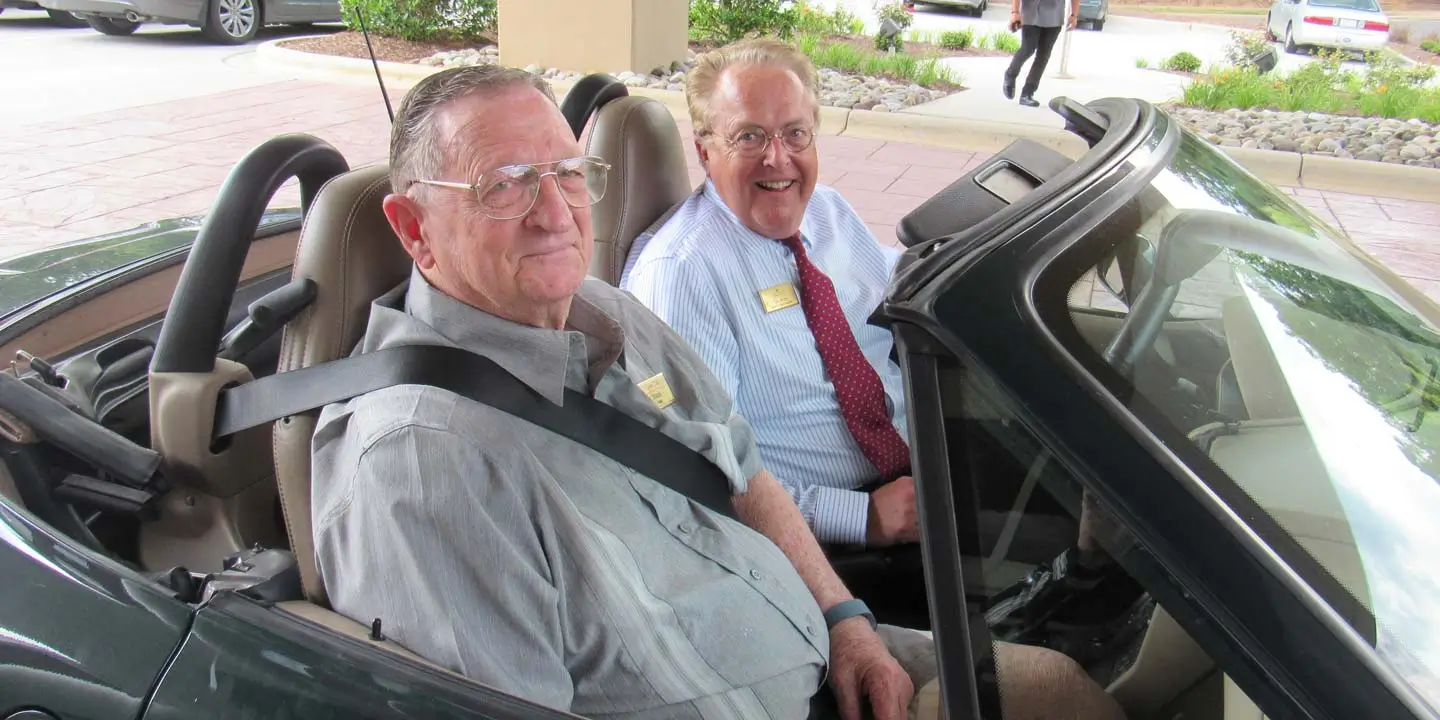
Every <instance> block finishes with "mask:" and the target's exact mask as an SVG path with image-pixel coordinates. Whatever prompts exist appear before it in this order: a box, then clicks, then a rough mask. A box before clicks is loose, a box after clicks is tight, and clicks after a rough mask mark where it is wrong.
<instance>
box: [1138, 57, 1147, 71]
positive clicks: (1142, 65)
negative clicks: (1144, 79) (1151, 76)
mask: <svg viewBox="0 0 1440 720" xmlns="http://www.w3.org/2000/svg"><path fill="white" fill-rule="evenodd" d="M1135 67H1137V68H1140V69H1141V70H1144V69H1145V68H1148V67H1150V61H1149V60H1146V59H1145V58H1143V57H1138V58H1135Z"/></svg>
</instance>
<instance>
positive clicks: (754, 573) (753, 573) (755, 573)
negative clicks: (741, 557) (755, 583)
mask: <svg viewBox="0 0 1440 720" xmlns="http://www.w3.org/2000/svg"><path fill="white" fill-rule="evenodd" d="M750 577H752V578H755V579H756V580H759V579H760V571H759V570H751V571H750Z"/></svg>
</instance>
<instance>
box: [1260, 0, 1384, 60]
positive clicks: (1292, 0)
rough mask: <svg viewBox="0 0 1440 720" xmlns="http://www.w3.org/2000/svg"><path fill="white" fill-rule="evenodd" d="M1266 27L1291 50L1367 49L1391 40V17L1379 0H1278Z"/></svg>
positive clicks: (1375, 48)
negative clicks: (1382, 8)
mask: <svg viewBox="0 0 1440 720" xmlns="http://www.w3.org/2000/svg"><path fill="white" fill-rule="evenodd" d="M1265 30H1266V32H1267V33H1268V34H1269V36H1270V37H1271V38H1272V39H1275V40H1279V41H1281V42H1283V43H1285V51H1286V52H1290V53H1297V52H1300V49H1301V48H1305V47H1326V48H1339V49H1341V50H1354V51H1357V52H1365V51H1370V50H1381V49H1383V48H1384V47H1385V44H1386V43H1388V42H1390V19H1389V18H1388V17H1386V15H1385V12H1384V11H1383V10H1381V9H1380V3H1379V2H1378V0H1275V4H1274V5H1272V6H1270V12H1269V13H1267V14H1266V16H1265Z"/></svg>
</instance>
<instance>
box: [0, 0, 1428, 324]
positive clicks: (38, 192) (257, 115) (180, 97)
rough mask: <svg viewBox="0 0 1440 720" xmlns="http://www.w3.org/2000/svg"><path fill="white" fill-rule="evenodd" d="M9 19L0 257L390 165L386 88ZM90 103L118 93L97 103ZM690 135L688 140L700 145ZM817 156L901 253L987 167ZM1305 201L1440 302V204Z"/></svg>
mask: <svg viewBox="0 0 1440 720" xmlns="http://www.w3.org/2000/svg"><path fill="white" fill-rule="evenodd" d="M6 15H7V16H8V15H9V13H6ZM9 22H10V19H9V18H0V58H5V59H6V60H7V62H10V63H11V64H10V66H11V67H24V68H29V69H31V72H30V73H28V74H23V75H25V77H20V75H22V74H21V73H7V74H6V75H4V76H0V90H3V91H4V92H5V95H4V96H5V97H7V98H11V99H12V103H11V105H10V107H9V108H7V111H6V112H5V113H4V114H0V257H13V256H15V255H18V254H21V253H23V252H27V251H30V250H33V249H37V248H41V247H47V246H51V245H54V244H56V243H60V242H66V241H70V240H76V239H80V238H84V237H91V236H94V235H98V234H101V233H105V232H111V231H115V230H121V229H127V228H130V227H134V226H136V225H138V224H142V223H145V222H149V221H153V220H157V219H161V218H166V217H174V216H177V215H185V214H192V213H199V212H203V211H205V210H206V209H207V208H208V207H209V205H210V203H211V202H212V201H213V199H214V197H215V194H216V193H217V191H218V190H219V187H220V184H221V183H222V182H223V181H224V179H225V177H226V175H227V173H228V172H229V171H230V168H231V167H232V166H233V165H234V164H235V163H236V162H237V161H238V160H239V159H240V158H241V157H242V156H243V155H244V154H245V153H246V152H247V151H249V150H250V149H251V148H253V147H255V146H256V145H257V144H259V143H261V142H263V141H264V140H266V139H267V138H270V137H272V136H273V135H275V134H277V133H283V132H307V133H312V134H315V135H317V136H319V137H321V138H323V139H325V140H327V141H329V142H330V143H332V144H333V145H335V146H336V147H337V148H338V149H339V150H340V151H341V152H342V153H344V154H345V156H346V157H347V158H348V159H349V161H350V163H351V165H352V166H360V165H364V164H368V163H372V162H376V161H380V160H383V159H384V156H385V153H386V145H387V138H388V133H389V121H388V119H387V118H386V116H385V111H384V106H383V104H382V102H381V98H380V97H379V91H378V89H377V88H376V87H375V86H374V85H370V84H367V83H365V82H360V81H356V82H351V83H343V84H340V83H326V82H315V81H307V80H293V79H280V80H277V79H276V76H275V75H274V74H265V73H261V72H259V71H256V70H254V69H252V68H250V67H249V66H248V62H247V57H248V54H249V52H250V51H249V50H247V49H234V48H229V49H225V48H221V49H216V48H213V47H212V46H204V45H198V44H190V43H188V42H186V41H182V40H170V39H161V40H160V41H161V42H162V43H169V44H164V45H160V44H156V45H154V46H152V45H141V44H137V43H138V41H139V40H142V39H144V38H131V39H129V41H125V40H122V41H121V42H118V43H116V42H105V43H103V44H101V43H96V42H94V41H112V40H116V38H108V37H103V36H100V35H98V34H96V33H91V35H90V36H87V35H85V34H84V33H86V32H90V31H88V30H63V29H58V28H49V29H46V30H44V31H41V30H39V29H35V28H31V27H28V26H26V27H18V28H17V27H15V26H12V25H8V24H7V23H9ZM180 32H181V33H183V32H184V31H180ZM1106 32H1107V33H1108V32H1109V30H1108V29H1107V30H1106ZM91 36H93V37H91ZM47 37H48V38H49V39H48V40H45V39H42V38H47ZM67 43H73V44H68V45H67ZM22 46H23V47H25V48H29V50H28V51H23V50H22V49H21V48H22ZM57 46H59V47H71V48H74V47H81V46H88V47H93V48H95V49H93V50H91V51H90V52H93V53H94V55H92V56H91V62H92V64H93V65H95V66H96V68H97V69H96V70H95V71H94V72H96V73H101V74H103V73H105V72H108V73H112V74H114V75H117V76H123V75H125V74H126V73H125V72H123V69H130V70H132V71H134V72H142V71H143V72H145V73H148V80H149V82H148V83H140V82H138V78H137V82H135V83H132V84H131V85H130V87H131V92H130V93H129V94H124V93H121V92H119V91H106V90H104V89H96V90H91V89H90V87H91V85H88V84H77V83H76V82H75V81H74V80H75V77H77V76H76V75H75V74H74V73H75V71H74V70H73V69H71V68H70V67H69V66H68V65H64V64H63V63H62V64H60V65H63V67H58V68H57V67H56V65H57V64H56V63H53V62H51V60H53V57H52V56H51V55H50V53H51V50H52V48H54V47H57ZM157 48H164V50H163V51H162V50H160V49H157ZM27 52H28V54H26V53H27ZM227 53H228V54H227ZM100 68H110V69H109V70H102V69H100ZM46 78H51V79H52V81H50V82H48V83H47V82H46V80H45V79H46ZM187 83H188V84H187ZM22 84H29V85H30V87H31V89H32V90H37V89H38V88H39V87H41V86H44V87H48V88H50V89H49V90H48V91H46V92H44V93H40V95H39V96H38V97H35V96H31V97H28V98H27V100H25V101H22V102H20V103H19V105H21V106H22V107H18V108H17V109H15V110H11V109H10V108H16V101H14V100H13V99H14V98H18V97H25V96H22V95H20V94H18V92H17V90H16V88H17V87H18V86H21V85H22ZM147 85H150V86H154V87H147ZM91 93H96V94H100V93H104V96H103V97H102V98H99V99H96V98H92V97H87V95H89V94H91ZM400 95H401V93H400V92H392V98H393V101H394V102H396V103H398V101H399V99H400ZM966 95H970V93H964V94H962V95H961V97H964V96H966ZM972 97H973V96H972ZM27 102H28V103H35V104H36V105H37V106H39V105H43V106H45V107H47V108H49V109H50V110H49V111H47V112H50V115H45V114H44V113H39V111H37V110H35V109H33V108H29V107H23V106H24V105H25V103H27ZM97 107H98V108H99V111H94V108H97ZM87 110H90V112H86V111H87ZM1045 112H1047V114H1048V111H1045ZM44 117H49V118H50V119H44ZM687 125H688V124H684V123H682V126H681V129H682V132H683V133H684V134H685V135H686V138H687V143H686V144H687V146H688V136H689V128H688V126H687ZM819 147H820V152H821V155H822V159H821V178H820V179H821V182H825V183H829V184H833V185H834V186H835V187H837V188H839V189H840V190H841V191H842V192H844V194H845V196H846V197H847V198H848V199H849V200H850V202H851V203H853V204H854V206H855V207H856V208H857V209H858V210H859V212H860V213H861V215H862V216H863V217H864V218H865V220H866V221H867V222H868V223H869V224H870V227H871V229H872V230H873V231H874V232H875V234H876V236H877V237H879V238H880V239H881V240H882V241H884V242H891V243H893V242H895V232H894V226H895V223H897V222H898V221H899V220H900V218H901V217H903V216H904V215H905V214H906V213H907V212H909V211H910V210H911V209H913V208H914V207H915V206H916V205H918V204H919V203H920V202H921V201H922V200H924V199H925V198H926V197H928V196H929V195H931V194H932V193H934V192H935V191H937V190H939V189H940V188H942V187H944V186H945V185H946V184H948V183H949V182H950V181H951V180H953V179H954V178H956V177H959V176H960V175H962V174H963V173H964V172H966V171H967V170H968V169H969V168H971V167H973V166H974V165H975V164H976V163H978V162H980V161H981V160H983V159H984V157H985V156H984V155H983V154H977V153H970V152H962V151H955V150H948V149H941V148H935V147H926V146H922V145H915V144H910V143H896V142H890V143H886V142H880V141H875V140H864V139H856V138H843V137H824V138H822V139H821V140H820V144H819ZM687 159H688V160H689V162H690V163H691V174H692V177H691V179H692V180H694V181H698V180H699V177H700V174H699V171H698V169H696V168H695V167H694V158H693V157H692V158H687ZM1293 192H1295V193H1296V194H1298V195H1300V196H1301V202H1304V203H1306V204H1307V205H1310V206H1312V207H1314V208H1316V209H1317V210H1319V211H1320V212H1321V215H1322V216H1323V217H1325V218H1326V219H1327V220H1329V221H1331V222H1333V223H1334V224H1336V225H1337V226H1339V227H1342V228H1344V229H1346V230H1347V231H1349V232H1350V233H1351V235H1352V236H1353V237H1355V238H1356V239H1357V240H1359V241H1360V242H1361V243H1362V244H1364V246H1365V247H1366V248H1367V249H1369V250H1370V251H1371V252H1372V253H1374V254H1376V255H1377V256H1378V257H1379V258H1380V259H1381V260H1383V261H1385V262H1387V263H1389V264H1390V265H1391V267H1393V268H1394V269H1396V270H1397V271H1398V272H1400V274H1402V275H1404V276H1406V277H1408V278H1411V279H1412V280H1414V281H1415V282H1416V284H1417V285H1420V286H1421V287H1423V288H1424V289H1425V290H1426V291H1427V292H1431V293H1432V294H1435V295H1436V296H1437V297H1440V245H1434V244H1432V243H1429V242H1427V241H1425V240H1423V238H1427V237H1434V236H1435V232H1434V228H1435V227H1437V226H1440V204H1428V205H1427V204H1423V203H1415V202H1407V201H1392V200H1387V199H1383V198H1371V197H1362V196H1344V195H1335V194H1328V193H1318V192H1313V191H1307V190H1295V191H1293ZM298 201H299V198H298V192H297V189H296V188H295V187H294V186H290V187H286V188H283V189H282V190H281V192H280V193H279V195H278V196H277V197H276V199H275V201H274V204H276V205H295V204H298Z"/></svg>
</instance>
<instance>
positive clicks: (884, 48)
mask: <svg viewBox="0 0 1440 720" xmlns="http://www.w3.org/2000/svg"><path fill="white" fill-rule="evenodd" d="M875 49H876V50H879V51H881V52H888V51H890V50H894V51H895V52H897V53H899V52H905V41H904V40H903V39H901V37H900V36H899V35H896V36H895V37H890V38H887V37H884V36H882V35H880V34H879V33H876V34H875Z"/></svg>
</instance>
